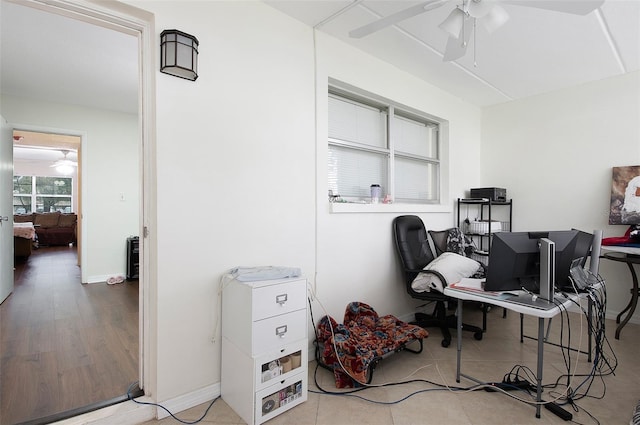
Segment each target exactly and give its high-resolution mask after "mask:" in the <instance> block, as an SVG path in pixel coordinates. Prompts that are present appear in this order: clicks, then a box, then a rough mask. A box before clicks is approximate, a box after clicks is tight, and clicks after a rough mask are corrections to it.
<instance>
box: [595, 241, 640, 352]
mask: <svg viewBox="0 0 640 425" xmlns="http://www.w3.org/2000/svg"><path fill="white" fill-rule="evenodd" d="M602 250H603V251H611V252H605V253H604V254H603V255H602V258H605V259H607V260H611V261H618V262H621V263H626V265H627V266H628V267H629V271H630V272H631V284H632V288H631V299H630V300H629V304H627V306H626V307H625V308H624V309H623V310H622V311H621V312H620V313H619V314H618V316H616V323H617V324H618V327H617V328H616V339H620V331H622V328H623V327H624V325H626V324H627V322H628V321H629V319H631V316H633V313H634V311H636V305H637V304H638V291H639V289H638V275H637V274H636V271H635V269H634V268H633V265H634V264H640V248H633V247H625V246H613V245H608V246H603V247H602ZM624 313H627V315H626V316H625V318H624V319H623V320H622V321H620V318H621V317H622V315H623V314H624Z"/></svg>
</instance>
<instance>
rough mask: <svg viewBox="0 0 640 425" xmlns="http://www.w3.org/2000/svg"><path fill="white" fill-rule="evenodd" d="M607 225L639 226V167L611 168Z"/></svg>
mask: <svg viewBox="0 0 640 425" xmlns="http://www.w3.org/2000/svg"><path fill="white" fill-rule="evenodd" d="M609 224H640V165H634V166H628V167H613V179H612V185H611V207H610V209H609Z"/></svg>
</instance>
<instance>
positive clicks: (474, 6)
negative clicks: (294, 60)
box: [349, 0, 604, 62]
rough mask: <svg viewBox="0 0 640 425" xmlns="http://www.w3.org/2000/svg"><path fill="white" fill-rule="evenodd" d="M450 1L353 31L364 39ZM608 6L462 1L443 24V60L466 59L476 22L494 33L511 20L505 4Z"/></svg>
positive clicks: (433, 1) (578, 0)
mask: <svg viewBox="0 0 640 425" xmlns="http://www.w3.org/2000/svg"><path fill="white" fill-rule="evenodd" d="M449 2H450V0H428V1H425V2H421V3H418V4H416V5H414V6H411V7H409V8H407V9H404V10H401V11H399V12H396V13H394V14H391V15H389V16H386V17H384V18H381V19H379V20H377V21H374V22H371V23H369V24H367V25H364V26H362V27H360V28H357V29H355V30H353V31H351V32H349V36H350V37H353V38H362V37H365V36H367V35H369V34H372V33H374V32H376V31H379V30H381V29H383V28H386V27H388V26H391V25H394V24H397V23H398V22H401V21H403V20H405V19H409V18H411V17H413V16H416V15H419V14H422V13H425V12H428V11H430V10H434V9H437V8H439V7H441V6H443V5H445V4H446V3H449ZM603 3H604V0H458V4H457V5H456V7H455V8H454V9H453V10H452V11H451V13H450V14H449V16H447V18H446V19H445V20H444V21H443V22H442V23H441V24H440V25H439V27H440V29H442V30H443V31H445V32H446V33H447V34H448V35H449V38H448V40H447V46H446V48H445V52H444V56H443V61H445V62H449V61H453V60H456V59H459V58H461V57H463V56H464V55H465V53H466V51H467V45H468V44H469V40H470V38H471V34H472V33H474V31H475V27H476V22H477V21H479V22H480V23H482V24H483V26H484V27H485V29H486V30H487V31H488V32H489V33H491V32H493V31H495V30H497V29H498V28H500V27H501V26H502V25H504V23H505V22H507V21H508V20H509V15H508V14H507V12H506V10H504V8H503V7H502V6H501V4H510V5H514V6H526V7H535V8H539V9H546V10H551V11H555V12H563V13H569V14H573V15H587V14H589V13H591V12H593V11H594V10H596V9H597V8H599V7H600V6H602V4H603Z"/></svg>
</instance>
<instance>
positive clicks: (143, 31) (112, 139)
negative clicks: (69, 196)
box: [2, 0, 153, 423]
mask: <svg viewBox="0 0 640 425" xmlns="http://www.w3.org/2000/svg"><path fill="white" fill-rule="evenodd" d="M30 4H36V7H37V8H38V10H37V12H38V13H43V10H47V11H49V12H50V11H55V12H60V11H61V10H63V9H64V10H63V14H64V15H65V18H66V19H69V20H71V21H74V19H75V20H79V21H82V22H83V23H85V24H86V23H87V22H88V21H90V22H92V24H91V25H93V24H95V22H96V21H99V25H94V26H99V27H100V28H102V29H103V30H104V29H105V27H107V28H111V29H110V31H113V28H116V27H117V28H120V31H122V30H123V29H124V30H125V32H126V33H127V34H128V35H129V36H131V35H133V36H134V39H136V42H135V45H136V48H135V52H134V56H135V61H134V62H135V63H134V69H135V70H136V71H135V73H136V84H138V83H137V81H139V77H140V74H142V84H143V86H144V85H145V81H147V80H148V78H149V77H148V74H149V73H150V71H144V70H143V71H140V70H139V68H138V67H139V64H138V57H140V56H141V57H143V58H148V56H149V53H141V47H140V46H141V45H142V42H143V41H144V38H146V37H149V36H150V34H151V32H150V30H149V26H148V22H141V21H138V20H137V19H133V18H131V19H130V20H128V19H129V18H128V17H127V16H126V14H125V15H123V14H122V13H120V12H118V13H105V11H104V8H99V7H98V6H95V7H96V10H91V11H84V9H83V11H84V12H83V11H80V12H78V10H77V9H75V8H74V7H73V6H70V5H69V4H68V2H58V1H56V0H53V1H46V2H45V1H42V2H40V1H38V0H36V1H35V2H32V3H30ZM2 8H3V10H2V12H3V13H2V18H3V21H2V30H3V37H2V38H3V40H4V41H6V40H20V39H21V38H20V36H18V35H16V34H15V33H12V36H11V37H4V31H5V29H6V28H7V26H6V25H5V22H6V21H5V19H8V20H12V19H13V18H15V15H14V14H13V12H15V8H19V9H30V7H28V6H27V5H25V4H14V3H9V2H6V1H4V0H3V1H2ZM120 9H122V8H120ZM30 11H31V12H34V11H35V10H30ZM47 13H48V12H47ZM83 13H84V14H83ZM56 16H57V17H58V18H60V15H56ZM69 16H74V19H72V18H70V17H69ZM147 18H149V17H147ZM18 21H19V19H18ZM29 21H30V22H31V23H33V22H37V23H38V25H36V26H34V25H29V26H28V27H29V30H28V31H30V32H38V31H43V28H46V27H47V26H46V25H42V24H43V22H42V20H41V19H40V18H38V19H29ZM72 26H73V25H57V26H56V28H57V30H56V32H53V33H49V34H46V35H45V38H47V37H48V38H51V39H55V38H56V37H60V38H62V39H63V40H64V42H65V43H66V42H68V40H69V38H68V36H66V35H65V34H64V31H62V30H63V29H66V28H67V27H72ZM7 31H11V30H7ZM89 38H90V37H87V39H89ZM12 43H13V41H7V42H6V44H7V45H11V44H12ZM32 46H33V45H32ZM3 47H4V46H3ZM11 50H12V49H10V48H9V49H3V52H2V54H3V58H2V59H3V60H2V62H3V63H5V64H6V63H7V62H9V63H10V62H11V61H10V60H5V52H7V51H9V52H10V51H11ZM18 50H20V49H18ZM86 50H89V51H94V50H93V49H90V48H89V49H86ZM23 53H24V52H23ZM102 54H105V53H104V51H102ZM40 56H41V59H42V60H43V62H42V63H40V65H39V67H41V68H46V69H47V71H48V72H51V71H52V70H53V69H54V68H55V63H47V62H46V60H47V58H49V59H50V58H51V55H40ZM121 56H122V55H119V57H118V58H119V59H121ZM143 62H147V61H146V60H143ZM148 63H151V61H148ZM18 65H19V66H22V67H23V69H24V60H23V61H21V62H18ZM64 66H65V68H66V69H68V68H69V64H65V65H64ZM29 69H33V67H29ZM3 71H4V67H3ZM4 75H7V74H6V73H5V74H4ZM9 75H11V74H10V73H9ZM8 78H10V77H8ZM4 81H5V77H4V76H3V83H4ZM43 81H47V79H44V80H43ZM74 83H75V82H70V83H69V84H68V86H67V87H72V86H73V85H74ZM96 83H102V82H100V81H98V82H95V81H94V84H96ZM32 86H36V85H35V84H32ZM11 87H12V86H11V85H9V86H8V85H6V84H3V87H2V89H3V111H7V112H6V113H7V115H8V119H9V121H11V122H13V123H16V122H17V123H21V124H20V126H22V123H28V125H34V126H38V127H40V126H42V127H46V128H49V127H50V128H54V127H60V126H62V127H67V128H82V129H83V131H85V132H86V134H85V135H88V136H89V137H88V138H89V140H90V144H89V149H86V150H83V151H82V153H81V158H82V161H81V162H82V163H84V164H85V165H86V167H85V168H87V169H90V170H89V171H87V173H91V174H90V176H91V178H90V179H86V181H87V182H88V184H85V185H83V187H84V189H81V192H82V195H81V197H80V199H82V201H83V204H84V206H86V207H83V211H84V212H85V213H83V215H86V214H89V215H90V218H91V220H88V221H92V222H93V224H97V226H98V227H96V228H97V229H99V227H100V226H101V227H102V228H104V229H105V230H106V232H102V233H100V232H99V231H93V229H92V231H89V232H86V233H87V235H86V237H84V236H83V237H82V238H81V239H80V240H81V241H82V242H81V243H82V244H83V245H85V246H84V247H83V251H82V252H88V253H89V254H90V255H87V256H84V255H83V261H82V262H83V270H84V269H85V266H87V268H90V267H91V266H92V264H95V263H96V262H93V263H92V262H91V258H92V257H96V255H91V254H92V253H93V252H94V251H93V248H92V245H91V244H92V242H93V239H94V237H96V236H97V237H98V239H101V240H100V241H99V242H97V244H98V247H99V249H98V250H95V252H102V251H108V249H105V246H108V244H109V239H108V238H109V236H110V235H105V233H109V230H111V232H110V233H113V231H112V229H109V225H108V224H109V222H108V220H109V219H110V218H111V216H110V214H108V213H105V211H112V210H113V209H114V208H109V207H104V204H100V203H99V200H98V202H96V200H95V198H96V196H87V191H88V189H87V186H89V185H92V184H93V183H94V182H96V181H97V182H98V185H99V186H98V187H96V186H93V188H92V190H91V192H94V193H99V194H101V195H105V194H106V193H107V192H108V191H107V190H105V187H106V188H109V187H118V185H120V183H121V182H119V181H118V180H117V178H116V179H113V178H110V179H108V181H106V182H105V180H104V179H103V180H102V181H103V183H102V184H103V186H100V181H101V180H96V178H97V177H98V176H114V175H118V174H119V173H118V172H119V171H121V170H120V169H118V165H121V164H122V163H123V157H124V159H125V162H126V161H131V162H132V163H133V164H134V166H133V167H128V169H130V170H131V169H132V168H133V171H132V173H133V174H134V175H135V176H136V177H135V178H134V179H131V178H126V180H127V181H126V186H124V185H121V187H120V188H119V189H118V190H117V191H116V201H117V202H116V205H117V206H118V207H121V208H120V209H124V208H122V207H124V206H125V205H127V204H132V205H135V211H136V212H135V213H134V215H135V216H136V217H135V221H136V224H135V229H133V230H128V231H127V232H126V234H125V235H124V236H130V235H133V234H140V236H143V235H142V228H143V223H145V214H144V211H145V210H144V209H143V205H146V204H147V202H148V201H147V200H145V196H144V193H145V192H144V190H143V188H144V183H143V181H142V180H141V176H146V175H148V174H149V170H148V169H147V168H146V167H145V166H144V163H145V161H143V157H144V156H146V155H148V153H147V150H148V146H149V144H148V143H144V141H145V140H146V141H147V142H148V141H149V139H148V138H149V136H148V134H149V132H148V131H145V130H144V129H145V128H148V126H149V124H148V123H149V119H150V117H151V113H152V111H153V108H145V109H146V112H145V114H144V115H143V114H142V113H141V112H140V111H142V110H143V108H142V107H141V103H140V102H141V101H142V100H141V99H143V97H144V96H142V94H143V93H144V92H145V89H144V88H143V87H140V88H139V92H140V93H142V94H140V95H139V94H138V93H136V95H135V102H136V104H135V106H134V108H133V109H134V110H135V114H134V116H133V119H131V120H128V122H127V124H125V127H126V128H127V129H129V130H132V131H130V132H129V133H134V134H135V140H134V141H133V143H128V147H129V148H131V149H132V150H133V151H134V152H135V153H136V155H133V156H132V155H128V154H124V155H123V154H122V151H121V150H120V149H119V146H118V144H117V143H118V142H122V141H123V140H122V139H123V137H121V135H120V134H119V135H114V134H113V133H111V134H108V135H107V136H104V137H101V136H100V132H98V131H96V128H95V127H91V125H89V126H88V127H85V126H83V125H79V124H76V123H74V122H71V121H66V122H62V121H60V116H61V112H62V111H61V110H56V111H54V109H55V106H56V105H58V106H59V105H61V103H60V102H61V101H63V100H65V99H66V97H65V96H64V95H62V96H60V97H59V98H57V99H54V100H51V99H43V100H42V103H41V105H45V106H43V107H42V108H41V109H38V110H36V108H29V107H28V106H29V105H34V103H33V102H31V103H28V102H26V101H25V99H26V98H23V97H21V94H22V93H21V91H20V90H17V91H15V90H14V91H13V92H11V93H9V94H8V95H5V92H4V90H5V89H7V90H9V89H11ZM32 88H33V87H29V88H25V89H24V91H25V92H27V91H29V90H31V89H32ZM33 94H34V93H33V92H29V95H31V96H32V97H31V98H30V99H31V100H33ZM139 99H140V100H139ZM25 105H26V106H27V107H25ZM69 105H70V106H68V105H66V104H64V108H65V109H66V108H67V107H68V108H69V110H72V115H75V116H76V117H78V116H79V115H82V116H83V117H86V116H85V115H83V114H84V113H83V111H82V108H83V107H85V106H86V105H80V104H73V105H71V104H69ZM88 108H89V109H91V106H89V107H88ZM58 109H62V108H58ZM94 109H95V108H94ZM15 111H20V112H21V113H19V114H16V112H15ZM43 111H44V112H47V111H48V112H49V114H43ZM74 113H75V114H74ZM63 115H64V114H63ZM100 115H102V117H101V118H102V119H103V121H102V124H101V125H102V126H103V127H105V125H104V116H111V115H122V113H120V112H114V111H112V110H106V109H105V110H103V111H102V113H101V114H100ZM54 118H56V119H55V120H53V119H54ZM63 118H64V117H63ZM63 121H64V119H63ZM89 121H90V120H89ZM106 127H110V128H111V129H112V130H114V131H116V129H117V130H118V131H121V130H122V128H123V125H117V126H113V125H112V126H108V125H107V126H106ZM124 139H126V138H124ZM129 142H131V140H129ZM96 149H97V151H96ZM82 174H85V173H82ZM103 197H104V198H107V197H106V196H103ZM111 215H113V214H111ZM101 216H102V217H103V218H104V217H106V220H107V222H105V221H103V222H101V223H100V222H99V219H100V217H101ZM111 224H113V223H111ZM120 224H121V223H119V222H118V223H116V224H115V225H114V227H115V228H120V227H122V226H120ZM81 228H85V226H82V227H81ZM89 229H91V228H89ZM125 241H126V237H122V238H121V241H115V242H113V243H114V246H115V245H118V244H119V245H120V251H121V254H120V255H118V254H116V255H115V256H114V258H115V257H118V259H120V258H122V263H123V264H124V263H125V260H124V258H125V245H124V244H125ZM144 242H145V240H144V239H143V238H141V242H140V263H141V267H140V285H139V290H138V291H136V295H142V294H144V291H143V287H144V280H145V271H146V270H147V269H148V263H147V260H146V256H145V255H144V245H145V243H144ZM52 251H56V250H52ZM43 252H44V251H43ZM66 253H67V252H63V254H66ZM38 254H39V253H38ZM85 257H86V258H85ZM43 258H44V256H43ZM67 259H68V257H67ZM117 261H120V260H117ZM114 272H115V273H118V274H120V272H124V270H123V269H119V268H118V267H115V268H114V267H111V266H107V267H106V268H103V269H100V268H95V269H92V270H91V271H90V274H89V276H88V279H87V280H89V281H90V282H91V283H88V284H87V285H85V287H86V288H88V287H91V288H92V289H94V288H98V287H99V285H100V282H101V281H102V282H103V283H104V280H106V279H105V278H106V277H107V276H109V275H111V274H113V273H114ZM21 273H22V274H23V273H24V271H21ZM38 274H39V273H38ZM45 274H49V275H52V274H54V272H51V273H45ZM49 277H50V276H49ZM17 278H18V276H17V277H16V279H17ZM144 300H145V298H144V297H143V296H140V297H139V301H138V298H135V299H134V298H133V297H131V299H130V300H129V302H133V303H134V304H138V303H139V304H138V306H139V307H140V308H139V309H138V311H139V313H138V314H137V318H131V317H129V318H128V321H129V322H131V321H133V322H134V323H136V324H137V325H138V326H137V328H138V329H139V337H137V338H136V343H137V342H140V343H139V344H138V347H137V348H136V349H133V354H134V355H135V357H137V358H139V359H140V361H139V362H138V363H139V366H138V368H137V369H138V370H137V378H138V379H139V380H140V382H141V384H140V387H142V386H143V385H142V383H144V375H143V373H142V372H143V371H144V370H145V366H144V362H143V361H142V359H143V353H145V352H146V351H145V349H144V347H145V344H146V345H147V346H148V342H147V341H146V339H145V338H144V332H143V328H142V326H140V325H141V324H143V323H145V321H144V319H143V314H144V309H143V308H142V306H143V305H144V302H145V301H144ZM4 334H5V333H4V332H3V335H4ZM92 335H95V333H92ZM69 342H70V343H71V345H74V344H75V343H73V341H69ZM5 346H8V345H7V344H4V343H3V347H5ZM20 347H22V348H25V347H26V348H25V350H29V349H30V348H29V347H28V344H27V346H25V345H22V346H20V344H15V345H11V346H10V349H18V348H20ZM32 354H33V353H32ZM43 357H44V356H42V355H40V356H38V355H36V356H35V357H34V358H33V360H34V361H35V360H36V359H37V360H38V361H39V360H41V359H42V358H43ZM82 361H83V360H82V359H76V362H79V363H82ZM32 366H33V364H32ZM134 369H135V368H134ZM30 370H31V371H32V372H33V368H30ZM25 379H29V378H28V377H27V378H25ZM41 388H42V390H44V389H45V388H44V387H41ZM52 389H53V388H52ZM126 390H127V389H126V388H124V389H123V390H122V392H123V394H124V393H125V392H126ZM3 398H4V397H3ZM75 413H76V414H78V412H77V411H75ZM3 423H4V421H3Z"/></svg>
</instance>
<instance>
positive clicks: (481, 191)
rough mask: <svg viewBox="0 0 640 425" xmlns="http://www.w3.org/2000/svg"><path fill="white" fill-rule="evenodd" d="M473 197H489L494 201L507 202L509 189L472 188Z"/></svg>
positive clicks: (471, 194)
mask: <svg viewBox="0 0 640 425" xmlns="http://www.w3.org/2000/svg"><path fill="white" fill-rule="evenodd" d="M470 196H471V198H487V199H489V200H491V201H493V202H506V201H507V189H504V188H501V187H480V188H476V189H471V193H470Z"/></svg>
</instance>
